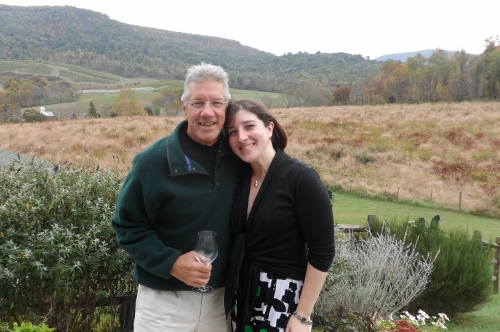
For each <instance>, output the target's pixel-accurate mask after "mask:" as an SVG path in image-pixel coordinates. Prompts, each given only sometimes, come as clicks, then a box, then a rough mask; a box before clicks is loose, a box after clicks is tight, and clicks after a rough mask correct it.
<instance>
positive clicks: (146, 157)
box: [134, 136, 168, 164]
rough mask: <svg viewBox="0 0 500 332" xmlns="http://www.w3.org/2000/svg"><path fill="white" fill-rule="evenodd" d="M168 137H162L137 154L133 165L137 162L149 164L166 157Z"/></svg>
mask: <svg viewBox="0 0 500 332" xmlns="http://www.w3.org/2000/svg"><path fill="white" fill-rule="evenodd" d="M167 140H168V136H165V137H162V138H160V139H159V140H157V141H156V142H154V143H153V144H151V145H150V146H148V147H147V148H146V149H145V150H143V151H141V152H139V153H138V154H137V155H136V156H135V158H134V164H136V163H139V162H151V161H152V160H155V159H157V158H161V157H163V156H165V155H166V149H167Z"/></svg>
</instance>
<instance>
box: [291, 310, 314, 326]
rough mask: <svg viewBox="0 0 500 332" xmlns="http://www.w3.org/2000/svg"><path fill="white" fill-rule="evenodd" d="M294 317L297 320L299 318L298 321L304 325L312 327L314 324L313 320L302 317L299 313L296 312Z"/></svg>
mask: <svg viewBox="0 0 500 332" xmlns="http://www.w3.org/2000/svg"><path fill="white" fill-rule="evenodd" d="M293 316H294V317H295V318H297V319H298V320H299V321H300V322H301V323H302V324H306V325H312V324H313V322H312V320H308V319H307V318H305V317H302V316H301V315H299V314H298V313H297V311H295V312H294V313H293Z"/></svg>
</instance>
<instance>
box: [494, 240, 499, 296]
mask: <svg viewBox="0 0 500 332" xmlns="http://www.w3.org/2000/svg"><path fill="white" fill-rule="evenodd" d="M496 242H497V243H496V249H495V259H496V261H497V263H496V264H495V269H494V272H493V275H494V276H495V280H494V281H493V294H498V278H499V277H500V275H499V270H500V236H497V241H496Z"/></svg>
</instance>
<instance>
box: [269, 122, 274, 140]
mask: <svg viewBox="0 0 500 332" xmlns="http://www.w3.org/2000/svg"><path fill="white" fill-rule="evenodd" d="M267 130H268V131H269V137H272V136H273V130H274V122H272V121H271V122H269V126H267Z"/></svg>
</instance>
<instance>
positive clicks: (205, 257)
mask: <svg viewBox="0 0 500 332" xmlns="http://www.w3.org/2000/svg"><path fill="white" fill-rule="evenodd" d="M216 236H217V233H215V232H213V231H199V232H198V238H197V239H196V244H195V246H194V251H195V257H196V260H197V261H198V262H200V263H202V264H205V265H210V264H211V263H212V262H213V261H214V260H215V258H217V254H218V249H217V241H216V240H215V237H216ZM193 291H194V292H195V293H196V294H210V293H212V292H213V291H214V288H213V287H212V286H208V285H204V286H202V287H200V288H197V287H193Z"/></svg>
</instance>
